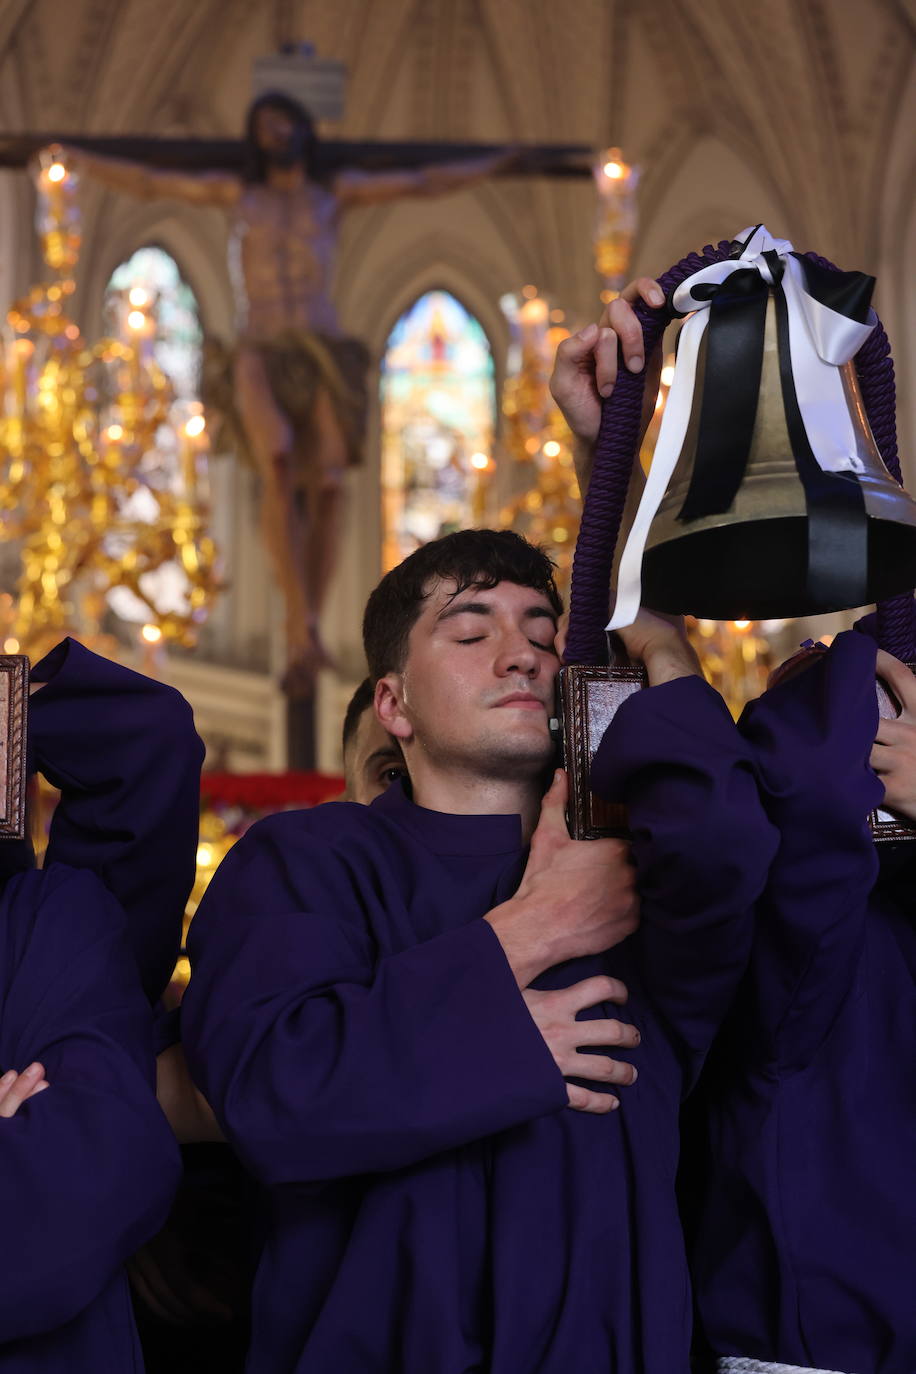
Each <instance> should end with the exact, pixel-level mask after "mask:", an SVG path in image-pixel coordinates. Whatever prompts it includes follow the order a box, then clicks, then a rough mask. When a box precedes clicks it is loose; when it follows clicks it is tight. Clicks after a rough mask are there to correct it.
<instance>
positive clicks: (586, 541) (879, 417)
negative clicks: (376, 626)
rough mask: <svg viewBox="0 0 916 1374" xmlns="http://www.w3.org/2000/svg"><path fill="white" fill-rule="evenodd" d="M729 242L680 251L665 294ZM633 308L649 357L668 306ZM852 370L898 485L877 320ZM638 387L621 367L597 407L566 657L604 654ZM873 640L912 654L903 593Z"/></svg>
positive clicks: (911, 615)
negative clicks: (609, 391) (684, 254)
mask: <svg viewBox="0 0 916 1374" xmlns="http://www.w3.org/2000/svg"><path fill="white" fill-rule="evenodd" d="M731 246H732V245H731V243H729V242H727V241H723V242H721V243H720V244H719V245H718V247H716V248H713V247H712V246H711V245H709V244H708V245H707V246H706V247H705V248H704V249H703V252H702V254H700V253H691V254H689V255H688V256H687V257H686V258H683V259H682V260H681V261H680V262H679V263H678V264H677V266H675V267H672V268H671V270H670V271H669V272H666V273H665V274H664V276H663V277H660V278H659V281H660V284H661V287H662V290H663V291H664V292H665V294H666V296H667V295H669V294H670V292H671V291H673V290H674V289H675V288H676V287H678V286H680V284H681V282H682V281H685V280H686V278H687V277H689V276H692V275H693V273H694V272H699V271H700V270H701V269H702V268H703V267H708V266H709V265H710V264H711V263H714V262H722V261H723V260H724V259H725V258H727V257H728V256H729V253H730V251H731ZM805 257H806V258H808V259H810V261H811V262H814V263H816V264H817V265H818V266H820V267H825V268H828V269H829V270H831V271H834V272H836V271H839V270H840V269H839V268H837V267H836V266H835V265H834V264H833V263H832V262H829V261H828V260H827V258H822V257H820V256H819V255H818V254H817V253H806V254H805ZM636 315H637V317H638V318H639V321H640V323H641V324H642V330H643V340H644V348H645V352H644V357H645V358H647V359H648V358H649V357H650V356H651V354H652V351H653V349H654V348H655V347H656V345H657V344H658V342H659V340H660V339H661V336H662V334H663V332H664V329H665V326H666V324H667V323H668V318H667V312H666V311H665V310H664V309H659V310H651V309H649V307H648V306H645V305H643V304H642V303H641V302H640V303H639V304H637V306H636ZM856 373H857V375H858V378H859V385H860V387H861V389H862V400H863V402H864V405H865V412H866V414H867V416H868V422H869V424H870V426H871V430H872V433H873V435H874V437H875V443H876V444H877V446H878V451H879V452H880V454H881V457H882V459H883V461H884V465H885V467H886V468H887V470H888V472H889V473H890V475H891V476H892V477H893V478H894V480H895V481H897V482H898V483H900V485H901V486H902V485H903V477H902V474H901V471H900V458H899V455H898V452H897V406H896V388H895V385H894V364H893V360H892V358H891V348H890V342H889V340H888V337H887V333H886V331H885V329H884V326H883V325H882V324H881V322H880V320H879V321H878V323H877V325H876V326H875V328H874V329H873V330H872V332H871V334H870V335H869V337H868V339H867V340H866V342H865V343H864V344H863V346H862V348H861V349H860V350H859V352H858V354H857V355H856ZM644 391H645V370H643V371H642V372H637V373H632V372H627V371H625V370H624V369H621V371H620V372H619V374H618V378H617V384H616V386H615V387H614V391H613V393H612V394H611V396H610V397H608V399H607V400H606V401H605V402H604V405H603V407H602V411H601V427H600V429H599V431H598V439H597V442H596V444H595V459H594V465H593V469H592V477H591V481H590V483H589V488H588V492H587V495H586V498H585V507H584V510H583V512H582V523H581V526H580V528H579V538H578V540H577V542H576V552H575V557H574V560H573V576H572V588H571V591H570V598H569V632H568V634H567V639H566V652H565V655H564V659H565V662H567V663H588V664H598V663H604V662H605V660H606V658H607V641H606V637H605V634H604V624H605V622H606V620H607V616H608V603H609V595H610V592H609V589H610V580H611V568H612V566H613V562H614V550H615V548H616V546H617V539H618V536H619V533H620V522H621V519H622V517H623V509H624V505H625V503H626V496H627V489H628V486H629V481H630V474H631V472H632V468H633V456H634V454H635V453H636V450H637V445H638V443H639V425H640V420H641V417H642V403H643V393H644ZM878 643H879V644H880V646H881V648H882V649H886V650H887V652H888V653H891V654H893V655H894V657H895V658H899V659H902V660H903V661H904V662H907V661H911V660H913V659H916V612H914V601H913V597H912V595H911V594H910V593H909V592H907V593H904V594H902V595H900V596H894V597H889V598H888V599H887V600H885V601H879V602H878Z"/></svg>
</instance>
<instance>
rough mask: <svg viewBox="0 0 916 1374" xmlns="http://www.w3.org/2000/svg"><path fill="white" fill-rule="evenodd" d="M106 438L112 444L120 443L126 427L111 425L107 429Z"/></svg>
mask: <svg viewBox="0 0 916 1374" xmlns="http://www.w3.org/2000/svg"><path fill="white" fill-rule="evenodd" d="M105 438H106V439H107V440H108V442H109V443H110V444H119V443H120V442H121V440H122V439H123V438H124V429H123V427H122V426H121V425H109V426H108V428H107V429H106V431H105Z"/></svg>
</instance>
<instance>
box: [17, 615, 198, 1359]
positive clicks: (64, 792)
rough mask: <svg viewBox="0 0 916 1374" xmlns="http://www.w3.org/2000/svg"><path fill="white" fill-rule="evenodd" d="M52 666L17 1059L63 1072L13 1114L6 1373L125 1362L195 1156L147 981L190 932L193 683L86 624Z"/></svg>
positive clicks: (155, 987)
mask: <svg viewBox="0 0 916 1374" xmlns="http://www.w3.org/2000/svg"><path fill="white" fill-rule="evenodd" d="M32 679H33V681H38V682H46V683H47V685H46V686H44V687H42V689H41V691H40V692H37V693H36V694H35V695H34V696H33V697H32V699H31V701H30V703H29V753H30V759H31V763H32V766H34V767H37V768H38V769H40V771H41V772H42V773H44V775H45V776H46V777H47V778H48V780H49V781H50V782H52V783H53V784H54V785H55V786H57V787H59V788H60V789H61V799H60V802H59V804H58V807H57V809H56V811H55V813H54V818H53V821H52V826H51V836H50V842H49V846H48V851H47V855H46V858H45V867H44V869H43V870H42V871H41V872H37V871H36V870H34V869H30V870H29V871H27V872H25V873H19V874H17V875H16V876H12V877H10V876H8V875H9V874H10V873H12V872H13V871H14V869H15V868H17V867H21V866H22V864H21V858H22V856H21V853H19V852H18V847H17V846H15V845H13V846H10V847H9V848H7V846H5V845H4V844H2V843H0V867H2V872H3V875H4V876H5V877H6V881H5V883H4V885H3V887H2V896H0V1070H5V1069H7V1068H16V1069H20V1070H21V1069H24V1068H26V1067H27V1065H28V1064H29V1063H31V1062H32V1060H33V1059H38V1060H40V1061H41V1062H42V1063H43V1064H44V1066H45V1069H46V1072H47V1077H48V1080H49V1082H50V1084H51V1086H50V1088H48V1089H47V1090H46V1091H45V1092H43V1093H41V1094H39V1096H38V1097H36V1098H35V1099H34V1100H32V1101H29V1102H27V1103H25V1104H24V1105H23V1106H22V1107H21V1108H20V1109H19V1111H18V1113H17V1115H16V1116H15V1117H14V1118H12V1119H11V1120H9V1121H7V1120H2V1119H0V1199H2V1204H0V1209H2V1216H3V1225H2V1237H3V1243H4V1246H5V1249H4V1272H3V1279H2V1281H0V1374H74V1372H76V1374H80V1372H81V1371H83V1370H85V1371H89V1370H91V1371H93V1374H125V1372H126V1371H131V1370H139V1369H142V1359H141V1356H140V1351H139V1344H138V1341H137V1335H136V1330H135V1326H134V1321H133V1316H132V1313H131V1305H130V1296H129V1292H128V1287H127V1278H126V1275H125V1273H124V1270H123V1263H124V1260H125V1259H127V1258H128V1256H130V1255H131V1254H132V1253H133V1252H134V1251H135V1250H136V1249H137V1248H138V1247H139V1246H140V1245H142V1244H143V1243H144V1242H145V1241H147V1240H148V1239H149V1238H150V1237H151V1236H152V1235H153V1234H155V1232H156V1231H157V1230H158V1229H159V1228H160V1227H161V1225H162V1224H163V1222H164V1221H165V1218H166V1216H167V1213H168V1208H169V1204H170V1201H171V1198H172V1196H173V1194H174V1191H175V1189H176V1187H177V1184H178V1178H179V1173H180V1160H179V1155H178V1148H177V1146H176V1144H175V1140H174V1137H173V1136H172V1133H171V1130H170V1129H169V1126H168V1124H167V1122H166V1120H165V1117H164V1116H163V1115H162V1113H161V1111H160V1109H159V1107H158V1105H157V1103H156V1099H155V1061H154V1056H153V1038H152V1037H153V1030H152V1017H151V1012H150V1008H149V1004H148V1001H147V997H148V998H150V999H152V998H154V997H155V996H157V995H158V993H159V992H160V991H161V990H162V988H163V986H164V985H165V982H166V981H167V979H168V976H169V974H170V972H171V969H172V967H173V964H174V959H175V955H176V953H177V950H178V943H179V939H180V933H181V918H182V912H183V910H184V904H185V901H186V898H187V894H188V891H189V890H190V887H191V883H192V881H193V876H194V854H195V849H196V842H197V818H198V807H199V773H200V761H201V752H202V749H201V744H200V741H199V740H198V738H197V735H196V734H195V732H194V727H193V722H192V719H191V712H190V708H189V707H188V706H187V703H186V702H185V701H184V700H183V698H182V697H181V696H180V695H179V694H178V693H177V692H176V691H175V690H174V689H173V688H170V687H166V686H163V685H162V684H161V683H158V682H153V681H151V680H150V679H149V678H145V677H142V676H141V675H140V674H139V673H134V672H131V671H130V670H129V669H126V668H122V667H121V666H120V665H118V664H116V663H110V662H108V661H107V660H106V659H102V658H99V657H98V656H97V655H95V654H93V653H91V652H90V651H89V650H88V649H86V648H84V647H83V646H82V645H81V644H78V643H77V642H76V641H74V640H65V641H64V642H63V643H62V644H60V645H58V646H57V647H56V648H55V649H54V650H52V652H51V653H50V654H49V655H48V656H47V657H46V658H45V659H43V660H42V662H41V663H40V664H38V665H37V667H36V668H35V669H34V670H33V673H32ZM116 898H117V899H118V900H115V899H116ZM125 915H126V920H125ZM138 969H139V973H140V977H141V978H142V982H143V986H142V987H141V982H140V979H139V978H138ZM144 991H145V992H146V994H147V996H146V997H144Z"/></svg>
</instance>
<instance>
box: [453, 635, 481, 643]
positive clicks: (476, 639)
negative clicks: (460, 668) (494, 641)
mask: <svg viewBox="0 0 916 1374" xmlns="http://www.w3.org/2000/svg"><path fill="white" fill-rule="evenodd" d="M484 638H485V636H484V635H474V636H473V638H471V639H459V640H458V643H459V644H479V643H480V641H481V640H482V639H484Z"/></svg>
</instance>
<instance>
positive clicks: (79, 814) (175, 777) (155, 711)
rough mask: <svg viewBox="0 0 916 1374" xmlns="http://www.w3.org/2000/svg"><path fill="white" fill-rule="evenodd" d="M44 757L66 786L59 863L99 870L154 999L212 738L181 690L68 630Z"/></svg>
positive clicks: (53, 682) (50, 670)
mask: <svg viewBox="0 0 916 1374" xmlns="http://www.w3.org/2000/svg"><path fill="white" fill-rule="evenodd" d="M32 680H33V682H39V683H44V684H45V685H44V686H42V687H41V688H40V690H39V691H37V692H35V693H34V695H33V696H32V699H31V701H30V703H29V747H30V750H31V753H32V757H33V762H34V766H35V767H36V768H37V769H38V770H39V772H41V773H43V774H44V776H45V777H46V778H47V779H48V781H49V782H50V783H51V784H52V785H53V786H54V787H58V788H60V792H61V798H60V803H59V804H58V807H57V809H56V811H55V813H54V817H53V820H52V822H51V836H50V842H49V846H48V856H47V862H49V863H50V862H57V863H65V864H69V865H70V866H71V867H73V868H83V869H90V870H92V872H94V873H96V874H97V875H98V876H99V877H100V878H101V880H102V881H103V882H104V883H105V885H106V887H107V888H108V889H109V891H110V892H112V893H113V895H114V896H115V897H116V898H117V899H118V901H119V902H120V904H121V906H122V907H123V908H124V911H125V913H126V915H127V928H128V936H129V939H130V942H131V946H132V948H133V950H134V953H135V955H136V958H137V963H138V966H139V968H140V976H141V979H142V982H143V987H144V990H145V991H146V994H147V996H148V997H149V998H150V1000H151V1001H155V999H156V998H157V997H158V996H159V995H160V994H161V992H162V990H163V988H164V987H165V985H166V983H167V982H168V979H169V976H170V975H171V972H172V969H173V968H174V966H175V959H176V957H177V954H178V949H179V945H180V940H181V925H182V916H183V913H184V908H185V903H186V901H187V898H188V893H189V892H190V890H191V887H192V885H193V882H194V869H195V856H196V850H197V828H198V817H199V808H200V766H201V762H202V760H203V746H202V744H201V742H200V739H199V738H198V736H197V733H196V731H195V729H194V721H193V717H192V715H191V708H190V707H189V706H188V704H187V702H186V701H185V700H184V698H183V697H182V696H181V695H180V693H178V692H176V691H175V689H174V688H173V687H167V686H165V685H164V684H163V683H161V682H155V681H153V680H152V679H151V678H148V677H143V676H142V674H140V673H134V672H132V671H131V670H130V669H129V668H123V667H121V665H120V664H117V663H111V662H109V660H108V659H104V658H100V657H99V656H98V655H97V654H93V653H91V652H90V650H89V649H86V648H85V647H84V646H83V645H82V644H79V643H77V641H76V640H73V639H66V640H64V641H63V643H61V644H59V645H58V646H57V647H56V648H55V649H53V650H52V651H51V653H50V654H48V655H47V656H46V657H45V658H44V659H42V661H41V663H39V664H37V665H36V667H35V669H34V671H33V674H32Z"/></svg>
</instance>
